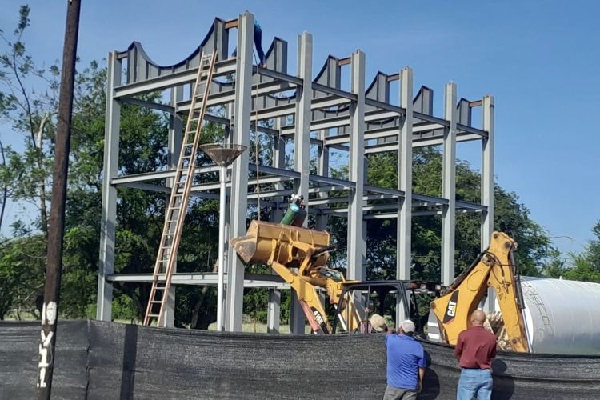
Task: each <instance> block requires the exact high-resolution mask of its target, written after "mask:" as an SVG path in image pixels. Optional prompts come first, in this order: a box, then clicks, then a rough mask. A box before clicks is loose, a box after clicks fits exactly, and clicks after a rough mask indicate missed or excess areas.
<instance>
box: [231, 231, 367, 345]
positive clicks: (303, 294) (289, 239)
mask: <svg viewBox="0 0 600 400" xmlns="http://www.w3.org/2000/svg"><path fill="white" fill-rule="evenodd" d="M329 240H330V237H329V233H327V232H323V231H315V230H312V229H305V228H302V227H298V226H291V225H282V224H276V223H270V222H261V221H252V222H251V223H250V227H249V228H248V231H247V232H246V235H245V236H243V237H239V238H235V239H232V240H231V246H232V247H233V248H234V250H235V251H236V253H237V254H238V256H239V257H240V259H242V261H243V262H244V263H246V264H254V263H261V264H266V265H268V266H270V267H271V268H273V270H274V271H275V272H276V273H277V274H278V275H279V276H281V277H282V278H283V279H284V280H285V281H286V282H288V283H289V284H290V286H291V287H292V289H293V290H294V291H295V292H296V294H297V296H298V301H299V302H300V305H301V306H302V310H303V311H304V314H305V315H306V318H307V319H308V321H309V323H310V326H311V328H312V330H313V332H314V333H315V334H320V333H332V328H331V326H330V324H329V322H328V320H327V314H326V311H325V306H324V304H323V301H322V300H321V296H320V293H319V292H320V289H324V290H325V291H326V292H327V295H328V297H329V301H330V303H331V304H334V305H337V304H338V303H340V302H339V300H340V296H341V295H342V292H343V288H342V284H343V283H344V282H348V281H346V280H345V278H344V277H343V275H342V274H341V273H339V272H337V271H335V270H331V269H329V268H327V267H326V263H327V260H328V258H329V251H330V250H332V249H333V247H332V246H329ZM342 303H344V302H342ZM345 303H346V306H347V307H350V308H352V310H350V312H349V313H346V314H347V315H349V316H350V317H349V319H350V320H349V321H344V323H345V324H347V326H349V327H350V328H356V327H358V325H359V318H358V313H357V312H356V310H355V308H354V307H353V306H354V304H353V302H352V301H348V302H345Z"/></svg>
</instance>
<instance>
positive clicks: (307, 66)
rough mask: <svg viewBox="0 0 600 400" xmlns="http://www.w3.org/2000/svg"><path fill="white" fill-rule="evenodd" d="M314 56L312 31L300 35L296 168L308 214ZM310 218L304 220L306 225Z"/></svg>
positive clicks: (295, 142)
mask: <svg viewBox="0 0 600 400" xmlns="http://www.w3.org/2000/svg"><path fill="white" fill-rule="evenodd" d="M312 57H313V41H312V35H311V34H310V33H307V32H304V33H303V34H302V35H300V36H298V77H299V78H300V79H302V88H301V90H298V91H297V94H296V96H297V97H296V101H297V103H296V116H295V121H294V125H295V135H294V167H295V168H294V169H295V170H296V171H298V172H299V173H300V179H299V182H297V183H296V184H297V185H298V193H299V194H301V195H302V196H304V199H305V202H306V204H307V206H306V212H307V214H308V212H309V210H308V184H309V179H310V120H311V112H310V101H311V98H312V88H311V82H312ZM307 223H308V218H306V219H305V220H304V226H306V225H307Z"/></svg>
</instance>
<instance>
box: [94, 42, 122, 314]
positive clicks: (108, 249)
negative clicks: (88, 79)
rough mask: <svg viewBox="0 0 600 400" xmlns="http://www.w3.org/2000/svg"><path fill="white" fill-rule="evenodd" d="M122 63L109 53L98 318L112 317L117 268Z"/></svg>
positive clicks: (114, 53) (113, 54) (112, 53)
mask: <svg viewBox="0 0 600 400" xmlns="http://www.w3.org/2000/svg"><path fill="white" fill-rule="evenodd" d="M122 70H123V65H122V63H121V61H120V60H119V59H118V57H117V53H116V52H111V53H109V54H108V71H107V78H106V80H107V82H108V88H107V95H106V125H105V132H104V167H103V170H102V177H103V179H102V217H101V218H102V219H101V221H100V254H99V262H98V300H97V301H98V305H97V309H96V319H97V320H99V321H110V320H111V319H112V299H113V285H112V284H111V283H110V282H108V281H107V280H106V277H107V275H110V274H112V273H113V271H114V268H115V224H116V220H117V188H116V187H114V186H113V185H111V178H112V177H115V176H117V174H118V171H119V164H118V159H119V130H120V122H121V105H120V104H119V102H118V101H117V100H116V99H115V98H114V93H115V87H116V86H117V85H119V84H120V83H121V71H122Z"/></svg>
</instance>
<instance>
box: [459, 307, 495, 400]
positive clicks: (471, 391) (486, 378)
mask: <svg viewBox="0 0 600 400" xmlns="http://www.w3.org/2000/svg"><path fill="white" fill-rule="evenodd" d="M485 320H486V316H485V313H484V312H483V311H482V310H475V311H473V314H471V318H470V320H469V322H470V323H471V326H470V327H469V328H468V329H466V330H464V331H462V332H461V333H459V335H458V341H457V342H456V347H454V355H455V356H456V358H457V359H458V362H459V364H460V368H461V373H460V378H459V380H458V390H457V393H456V398H457V400H471V399H472V398H473V397H475V398H477V399H478V400H490V398H491V396H492V387H493V386H494V382H493V379H492V359H493V358H494V357H496V336H494V334H493V333H491V332H489V331H488V330H486V329H485V328H484V326H483V324H484V323H485Z"/></svg>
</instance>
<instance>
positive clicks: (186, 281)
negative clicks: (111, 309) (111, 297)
mask: <svg viewBox="0 0 600 400" xmlns="http://www.w3.org/2000/svg"><path fill="white" fill-rule="evenodd" d="M152 277H153V275H152V274H111V275H107V277H106V280H107V281H108V282H110V283H113V282H126V283H147V282H152ZM159 279H163V280H164V279H165V278H164V275H159ZM217 281H218V277H217V273H216V272H191V273H181V272H179V273H174V274H173V280H172V281H171V283H172V284H173V285H191V286H217V283H218V282H217ZM244 287H251V288H273V289H277V290H289V289H290V285H289V283H287V282H284V281H283V279H281V278H280V277H279V276H278V275H267V274H264V275H260V274H246V275H245V276H244Z"/></svg>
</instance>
